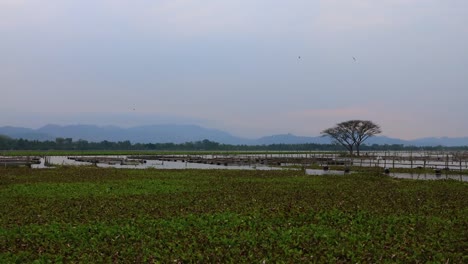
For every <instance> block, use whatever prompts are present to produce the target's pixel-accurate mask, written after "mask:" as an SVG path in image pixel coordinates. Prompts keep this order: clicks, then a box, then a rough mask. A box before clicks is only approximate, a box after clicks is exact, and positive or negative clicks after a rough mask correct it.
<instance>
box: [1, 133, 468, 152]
mask: <svg viewBox="0 0 468 264" xmlns="http://www.w3.org/2000/svg"><path fill="white" fill-rule="evenodd" d="M360 149H361V151H387V150H393V151H398V150H400V151H403V150H407V151H410V150H411V151H418V150H429V151H435V150H468V146H462V147H443V146H435V147H415V146H404V145H401V144H392V145H387V144H385V145H377V144H373V145H364V144H363V145H361V146H360ZM0 150H44V151H45V150H83V151H84V150H150V151H203V150H207V151H343V150H346V148H345V147H343V146H342V145H341V144H338V143H336V144H315V143H304V144H270V145H230V144H221V143H218V142H214V141H210V140H207V139H205V140H202V141H195V142H185V143H180V144H176V143H131V142H130V141H128V140H127V141H119V142H110V141H107V140H104V141H101V142H90V141H86V140H76V141H74V140H73V139H72V138H57V139H55V141H52V140H46V141H39V140H27V139H13V138H9V137H6V136H0Z"/></svg>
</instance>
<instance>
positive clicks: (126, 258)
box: [0, 167, 468, 263]
mask: <svg viewBox="0 0 468 264" xmlns="http://www.w3.org/2000/svg"><path fill="white" fill-rule="evenodd" d="M467 195H468V184H467V183H463V182H457V181H450V180H444V181H412V180H398V179H393V178H390V177H386V176H382V175H378V174H375V173H370V172H369V173H362V174H355V175H354V174H353V175H349V176H306V175H303V174H301V172H300V171H228V170H155V169H148V170H124V169H100V168H93V167H60V168H56V169H44V170H33V169H26V168H11V169H0V204H1V205H2V206H0V260H1V262H4V263H28V262H34V261H37V262H38V263H47V262H81V263H96V262H107V263H109V262H123V263H125V262H128V263H135V262H150V263H152V262H162V263H169V262H172V263H178V262H183V263H185V262H202V263H212V262H221V263H225V262H233V263H239V262H248V263H259V262H266V263H269V262H288V263H297V262H303V263H310V262H320V263H322V262H331V263H337V262H338V263H339V262H374V263H375V262H379V263H380V262H388V263H390V262H391V263H393V262H401V263H406V262H433V263H447V262H449V263H466V262H467V261H468V254H467V248H468V203H467V202H466V199H467Z"/></svg>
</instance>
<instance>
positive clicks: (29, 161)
mask: <svg viewBox="0 0 468 264" xmlns="http://www.w3.org/2000/svg"><path fill="white" fill-rule="evenodd" d="M40 163H41V158H40V157H29V156H28V157H0V166H3V167H9V166H17V167H18V166H24V167H31V165H33V164H40Z"/></svg>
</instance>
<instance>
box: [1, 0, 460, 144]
mask: <svg viewBox="0 0 468 264" xmlns="http://www.w3.org/2000/svg"><path fill="white" fill-rule="evenodd" d="M299 56H300V58H299ZM353 57H354V58H355V59H354V58H353ZM0 89H1V92H0V113H1V114H0V126H5V125H14V126H26V127H39V126H42V125H45V124H47V123H55V124H77V123H87V124H98V125H109V124H112V125H120V126H132V125H144V124H156V123H184V124H188V123H190V124H199V125H202V126H205V127H211V128H218V129H223V130H226V131H229V132H231V133H233V134H235V135H238V136H245V137H257V136H261V135H271V134H278V133H288V132H291V133H294V134H297V135H304V136H316V135H318V134H319V133H320V131H321V130H323V129H325V128H327V127H329V126H332V125H334V124H336V123H337V122H340V121H345V120H348V119H370V120H373V121H375V122H376V123H378V124H380V125H381V126H382V129H383V131H384V133H383V134H384V135H387V136H391V137H400V138H404V139H412V138H416V137H425V136H452V137H454V136H468V1H467V0H440V1H435V0H378V1H376V0H342V1H339V0H316V1H314V0H303V1H302V0H301V1H300V0H288V1H284V0H281V1H279V0H255V1H252V0H232V1H231V0H222V1H220V0H185V1H183V0H132V1H130V0H128V1H123V0H73V1H72V0H69V1H67V0H0Z"/></svg>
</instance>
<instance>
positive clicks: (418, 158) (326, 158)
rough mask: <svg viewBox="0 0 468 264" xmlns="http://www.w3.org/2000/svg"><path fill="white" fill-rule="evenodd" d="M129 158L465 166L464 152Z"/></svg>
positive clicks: (220, 162) (216, 162) (272, 163)
mask: <svg viewBox="0 0 468 264" xmlns="http://www.w3.org/2000/svg"><path fill="white" fill-rule="evenodd" d="M128 158H130V159H143V160H158V161H163V162H165V161H167V162H186V163H200V164H213V165H225V166H228V165H234V166H235V165H241V166H242V165H267V166H285V165H300V166H307V165H313V164H318V165H338V166H361V167H382V168H411V169H416V168H421V169H426V168H432V169H444V170H460V171H461V170H466V169H468V153H461V152H458V153H447V152H434V153H427V152H392V153H390V152H364V153H361V155H360V156H356V155H353V156H347V155H343V154H339V153H326V154H325V153H323V154H322V153H285V154H250V155H246V154H238V155H235V154H224V155H135V156H129V157H128Z"/></svg>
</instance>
